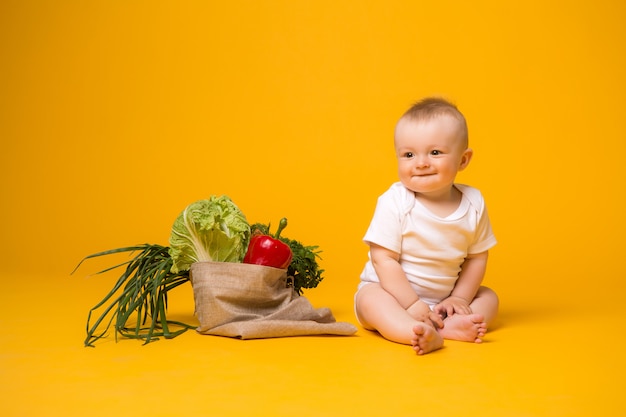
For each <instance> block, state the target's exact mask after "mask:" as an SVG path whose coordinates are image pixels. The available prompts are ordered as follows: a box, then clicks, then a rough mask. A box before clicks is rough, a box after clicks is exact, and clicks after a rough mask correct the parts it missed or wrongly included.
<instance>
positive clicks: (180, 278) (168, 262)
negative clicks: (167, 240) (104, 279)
mask: <svg viewBox="0 0 626 417" xmlns="http://www.w3.org/2000/svg"><path fill="white" fill-rule="evenodd" d="M168 251H169V248H168V247H166V246H161V245H151V244H143V245H136V246H128V247H125V248H118V249H111V250H107V251H104V252H99V253H95V254H92V255H89V256H87V257H85V258H84V259H83V260H82V261H80V263H79V264H78V265H77V266H76V268H75V269H74V271H73V272H75V271H76V270H77V269H78V268H79V267H80V266H81V264H82V263H83V262H84V261H85V260H87V259H92V258H97V257H101V256H107V255H112V254H117V253H123V252H129V253H130V254H132V253H134V252H138V253H137V254H136V255H135V256H134V257H133V258H132V259H130V260H128V261H126V262H122V263H120V264H117V265H114V266H112V267H109V268H106V269H104V270H102V271H99V272H97V273H96V274H102V273H105V272H109V271H111V270H114V269H116V268H121V267H124V266H126V268H125V269H124V272H123V273H122V275H121V276H120V277H119V278H118V280H117V282H116V283H115V285H114V286H113V288H112V289H111V291H110V292H109V293H108V294H107V295H106V296H105V297H104V298H103V299H102V300H101V301H100V302H99V303H98V304H96V305H95V306H94V307H93V308H91V310H89V314H88V316H87V329H86V330H87V337H86V338H85V342H84V343H85V346H89V347H94V342H96V341H97V340H99V339H101V338H104V337H106V336H107V334H108V332H109V329H110V328H111V326H113V327H114V329H115V340H116V341H117V340H118V335H121V336H123V337H126V338H131V339H140V340H143V341H144V344H148V343H150V342H152V341H156V340H159V337H164V338H166V339H171V338H174V337H176V336H178V335H180V334H182V333H184V332H186V331H187V330H189V329H191V328H195V326H191V325H189V324H186V323H182V322H178V321H173V320H168V319H167V316H166V311H167V299H168V296H167V293H168V291H170V290H172V289H174V288H176V287H178V286H179V285H182V284H185V283H186V282H187V281H189V271H181V272H176V273H173V272H171V269H172V264H173V260H172V258H171V256H170V254H169V252H168ZM73 272H72V273H73ZM107 303H108V305H107ZM105 305H106V306H105ZM98 310H101V312H100V314H99V315H98V313H97V311H98ZM96 317H97V318H96Z"/></svg>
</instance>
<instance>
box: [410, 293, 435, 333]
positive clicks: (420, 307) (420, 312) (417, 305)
mask: <svg viewBox="0 0 626 417" xmlns="http://www.w3.org/2000/svg"><path fill="white" fill-rule="evenodd" d="M406 311H407V312H408V313H409V315H410V316H411V317H413V318H414V319H415V320H418V321H421V322H424V323H428V324H431V325H432V326H433V327H435V328H442V327H443V319H442V318H441V316H440V315H439V314H437V313H436V312H434V311H431V310H430V307H429V306H428V304H426V303H425V302H423V301H422V300H417V301H416V302H414V303H413V304H411V305H410V306H409V308H407V310H406Z"/></svg>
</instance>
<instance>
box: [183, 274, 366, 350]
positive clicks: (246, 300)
mask: <svg viewBox="0 0 626 417" xmlns="http://www.w3.org/2000/svg"><path fill="white" fill-rule="evenodd" d="M190 276H191V284H192V286H193V294H194V299H195V303H196V315H197V317H198V320H199V321H200V326H199V327H198V328H197V329H196V330H197V331H198V332H199V333H202V334H210V335H216V336H228V337H236V338H240V339H259V338H270V337H287V336H304V335H321V334H329V335H351V334H354V333H355V332H356V331H357V329H356V327H355V326H354V325H352V324H350V323H341V322H337V321H335V318H334V317H333V314H332V312H331V311H330V310H329V309H328V308H320V309H315V308H313V306H312V305H311V303H310V302H309V301H308V300H307V299H306V298H305V297H304V296H301V295H298V294H297V293H296V292H295V291H294V289H293V288H292V287H291V286H290V285H289V280H290V279H291V278H288V277H287V270H286V269H277V268H272V267H268V266H261V265H251V264H244V263H232V262H196V263H194V264H192V265H191V274H190Z"/></svg>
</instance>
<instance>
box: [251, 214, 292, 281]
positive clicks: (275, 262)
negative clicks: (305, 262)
mask: <svg viewBox="0 0 626 417" xmlns="http://www.w3.org/2000/svg"><path fill="white" fill-rule="evenodd" d="M286 226H287V219H285V218H283V219H281V221H280V224H279V226H278V231H277V232H276V234H275V235H274V236H272V235H269V234H267V235H264V234H257V235H254V236H252V237H251V238H250V244H249V245H248V251H247V252H246V255H245V256H244V258H243V262H244V263H247V264H256V265H265V266H272V267H274V268H280V269H285V268H287V267H288V266H289V264H290V263H291V259H292V258H293V252H292V251H291V248H290V247H289V245H287V244H286V243H284V242H282V241H281V240H280V239H278V238H279V237H280V232H282V230H283V229H284V228H285V227H286Z"/></svg>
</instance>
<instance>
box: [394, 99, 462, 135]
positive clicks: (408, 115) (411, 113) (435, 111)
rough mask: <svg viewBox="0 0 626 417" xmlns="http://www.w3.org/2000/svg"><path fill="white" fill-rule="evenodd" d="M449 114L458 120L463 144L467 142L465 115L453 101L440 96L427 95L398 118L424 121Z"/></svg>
mask: <svg viewBox="0 0 626 417" xmlns="http://www.w3.org/2000/svg"><path fill="white" fill-rule="evenodd" d="M441 116H450V117H452V118H454V119H456V120H457V121H458V122H459V134H460V135H461V140H463V141H464V143H465V146H467V144H468V132H467V122H466V121H465V116H463V113H461V112H460V111H459V109H458V108H457V107H456V105H454V104H453V103H451V102H449V101H448V100H446V99H443V98H440V97H427V98H425V99H422V100H420V101H418V102H417V103H415V104H413V105H412V106H411V107H410V108H409V109H408V110H407V111H406V112H405V113H404V114H403V115H402V117H401V118H400V120H412V121H425V120H432V119H434V118H435V117H441Z"/></svg>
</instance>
